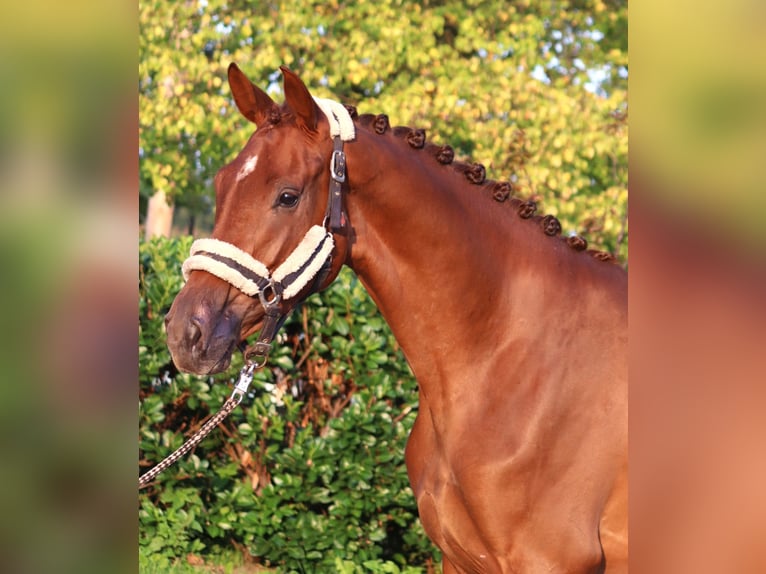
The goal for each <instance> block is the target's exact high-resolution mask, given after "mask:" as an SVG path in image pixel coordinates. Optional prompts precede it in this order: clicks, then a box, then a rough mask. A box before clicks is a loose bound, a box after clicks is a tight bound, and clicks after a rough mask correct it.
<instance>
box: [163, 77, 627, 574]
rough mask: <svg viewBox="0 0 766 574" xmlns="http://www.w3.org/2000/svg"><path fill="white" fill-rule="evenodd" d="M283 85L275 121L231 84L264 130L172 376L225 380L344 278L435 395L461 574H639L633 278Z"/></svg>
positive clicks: (435, 461)
mask: <svg viewBox="0 0 766 574" xmlns="http://www.w3.org/2000/svg"><path fill="white" fill-rule="evenodd" d="M282 74H283V78H284V95H285V102H284V104H282V105H277V104H276V103H274V102H273V101H272V100H271V98H270V97H269V96H268V95H267V94H266V93H265V92H264V91H262V90H261V89H259V88H258V87H256V86H255V85H253V84H252V83H251V82H250V81H249V80H248V79H247V78H246V77H245V75H244V74H243V73H242V72H241V71H240V70H239V68H237V66H236V65H234V64H232V65H231V66H230V67H229V85H230V87H231V90H232V93H233V96H234V100H235V102H236V104H237V107H238V108H239V110H240V112H241V113H242V114H243V115H244V116H245V117H246V118H247V119H249V120H250V121H252V122H254V123H255V125H256V126H257V129H256V131H255V133H254V134H253V136H252V137H251V138H250V140H249V141H248V142H247V144H246V145H245V147H244V149H243V150H242V151H241V152H240V154H239V155H238V156H237V157H236V158H235V159H234V160H233V161H232V162H231V163H229V164H228V165H226V166H224V167H223V168H222V169H221V170H220V171H219V172H218V174H217V176H216V178H215V188H216V220H215V227H214V230H213V234H212V235H213V238H214V239H215V240H217V241H214V242H210V240H202V241H207V242H208V243H206V244H204V245H201V246H200V247H199V248H198V249H196V251H195V249H194V247H193V252H195V254H194V255H193V256H192V257H191V258H190V259H189V260H187V263H189V264H188V265H187V264H185V274H186V275H187V279H188V280H187V283H186V284H185V286H184V287H183V289H182V290H181V292H180V293H179V294H178V296H177V297H176V299H175V301H174V303H173V305H172V307H171V309H170V311H169V313H168V315H167V318H166V325H167V336H168V346H169V348H170V351H171V353H172V356H173V360H174V361H175V364H176V365H177V366H178V368H179V369H181V370H183V371H188V372H192V373H197V374H207V373H213V372H218V371H221V370H223V369H225V368H227V367H228V365H229V362H230V359H231V354H232V352H233V350H234V349H235V348H237V346H238V344H239V343H240V342H241V341H243V340H244V339H245V338H246V337H248V336H249V335H251V334H252V333H254V332H256V331H257V330H258V329H260V328H261V327H262V325H263V324H264V322H265V320H264V317H267V315H266V313H265V311H264V309H265V308H267V307H268V308H271V309H272V310H273V309H276V310H277V315H278V319H281V318H283V317H284V316H285V315H286V314H287V313H289V312H290V311H291V310H292V309H293V308H294V307H295V306H296V305H297V304H298V303H299V302H300V301H301V300H303V299H304V298H305V297H306V296H308V295H309V294H311V293H313V292H316V291H317V290H320V289H323V288H325V287H327V286H328V285H329V284H330V283H331V282H332V281H333V279H334V278H335V277H336V276H337V274H338V272H339V271H340V269H341V267H342V266H343V265H344V264H346V265H348V266H349V267H351V268H352V269H353V270H354V272H355V273H356V274H357V275H358V277H359V278H360V280H361V281H362V282H363V284H364V286H365V287H366V289H367V291H368V292H369V293H370V295H371V296H372V298H373V300H374V301H375V303H376V304H377V305H378V307H379V309H380V311H381V313H382V314H383V316H384V317H385V319H386V321H387V322H388V324H389V325H390V327H391V329H392V331H393V333H394V336H395V337H396V339H397V341H398V342H399V343H400V344H401V347H402V349H403V350H404V353H405V355H406V357H407V360H408V362H409V364H410V366H411V368H412V371H413V373H414V375H415V377H416V379H417V381H418V384H419V401H420V402H419V410H418V415H417V419H416V421H415V423H414V426H413V429H412V433H411V435H410V438H409V441H408V443H407V448H406V453H405V458H406V463H407V470H408V474H409V478H410V483H411V484H412V489H413V491H414V493H415V496H416V497H417V504H418V509H419V513H420V519H421V521H422V524H423V527H424V528H425V531H426V533H427V534H428V536H429V537H430V538H431V539H432V540H433V541H434V543H435V544H436V545H437V546H438V547H439V548H440V549H441V551H442V553H443V557H444V568H443V569H444V572H445V573H447V574H448V573H452V572H464V573H472V572H502V573H505V572H524V573H529V572H567V573H572V572H602V571H606V572H623V571H626V570H627V558H628V551H627V546H628V544H627V542H628V541H627V522H628V521H627V514H628V512H627V499H628V496H627V491H628V488H627V408H628V405H627V357H626V355H627V273H626V272H625V270H624V269H622V267H620V266H619V265H615V264H613V263H610V262H609V261H608V260H609V257H608V256H606V255H605V254H603V253H598V252H595V251H591V250H587V249H586V244H585V242H584V240H582V239H580V238H578V237H571V238H568V239H566V240H565V239H563V238H562V237H560V236H559V235H560V231H561V226H560V225H559V224H558V221H557V220H556V219H555V218H554V217H552V216H546V217H541V216H539V215H534V204H533V203H532V202H522V201H520V200H518V199H516V198H512V197H509V191H510V189H511V186H510V184H509V183H508V182H493V181H485V175H484V168H483V167H482V166H481V165H480V164H469V163H462V162H457V161H453V152H452V149H451V148H450V147H449V146H437V145H435V144H432V143H427V142H426V141H425V133H424V132H423V131H422V130H416V129H410V128H403V127H394V128H392V127H391V126H390V125H389V123H388V117H387V116H385V115H382V114H381V115H377V116H375V115H368V114H365V115H357V114H356V110H355V109H353V108H351V107H348V108H346V107H342V106H340V105H339V104H337V103H334V102H330V101H329V100H319V99H315V98H312V96H311V94H310V93H309V91H308V89H307V88H306V86H305V85H304V84H303V82H302V81H301V80H300V79H299V78H298V77H297V76H296V75H295V74H293V73H292V72H291V71H289V70H288V69H286V68H284V67H283V68H282ZM344 164H345V165H344ZM328 190H329V193H328ZM320 251H321V252H323V254H322V255H321V256H317V257H318V259H317V258H316V257H315V256H316V254H317V253H319V252H320ZM256 257H257V258H258V259H256ZM195 261H196V264H195ZM206 262H207V263H206ZM261 262H263V263H261ZM272 268H278V269H277V271H275V272H273V273H272V272H271V271H269V269H272ZM308 268H311V269H310V270H309V271H306V269H308ZM227 269H228V270H229V271H227ZM300 274H304V275H305V276H304V277H303V278H302V279H301V280H299V281H295V282H292V283H289V282H288V279H289V278H292V277H293V276H295V275H300ZM278 275H279V277H278ZM290 281H292V279H290ZM288 283H289V284H288ZM255 295H258V296H257V297H256V296H255ZM277 325H278V322H277ZM272 330H273V325H272Z"/></svg>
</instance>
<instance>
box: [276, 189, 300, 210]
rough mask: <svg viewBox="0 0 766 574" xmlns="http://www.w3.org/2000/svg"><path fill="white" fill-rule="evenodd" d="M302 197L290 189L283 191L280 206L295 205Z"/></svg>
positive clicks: (280, 195)
mask: <svg viewBox="0 0 766 574" xmlns="http://www.w3.org/2000/svg"><path fill="white" fill-rule="evenodd" d="M300 198H301V196H300V195H298V194H297V193H293V192H290V191H283V192H282V193H280V194H279V206H280V207H295V205H296V204H297V203H298V200H299V199H300Z"/></svg>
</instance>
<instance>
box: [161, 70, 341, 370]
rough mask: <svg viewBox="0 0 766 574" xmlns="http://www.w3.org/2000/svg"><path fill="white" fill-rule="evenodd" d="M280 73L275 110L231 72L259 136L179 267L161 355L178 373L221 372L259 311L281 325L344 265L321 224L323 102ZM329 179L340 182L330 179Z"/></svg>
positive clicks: (330, 147)
mask: <svg viewBox="0 0 766 574" xmlns="http://www.w3.org/2000/svg"><path fill="white" fill-rule="evenodd" d="M281 70H282V74H283V78H284V94H285V102H284V104H282V105H281V106H279V105H277V104H276V103H275V102H274V101H272V99H271V98H270V97H269V96H268V95H267V94H266V93H265V92H264V91H263V90H261V89H260V88H258V87H257V86H255V85H254V84H252V83H251V82H250V80H248V79H247V77H246V76H245V75H244V74H243V73H242V71H240V69H239V68H238V67H237V66H236V65H235V64H232V65H231V66H229V72H228V79H229V86H230V87H231V91H232V94H233V96H234V101H235V102H236V105H237V107H238V109H239V111H240V112H241V113H242V115H244V116H245V117H246V118H247V119H248V120H250V121H251V122H253V123H254V124H255V125H256V126H257V129H256V131H255V133H254V134H253V135H252V136H251V137H250V139H249V141H248V142H247V144H246V145H245V147H244V148H243V149H242V151H241V152H240V153H239V154H238V156H237V157H236V158H235V159H234V160H233V161H232V162H231V163H229V164H227V165H225V166H224V167H223V168H221V170H220V171H219V172H218V173H217V175H216V177H215V194H216V213H215V225H214V228H213V232H212V237H211V238H209V239H205V240H199V241H197V242H195V245H193V247H192V256H191V257H190V258H189V259H187V261H186V262H185V263H184V275H185V277H186V279H187V282H186V284H185V285H184V287H183V288H182V289H181V291H180V292H179V294H178V296H177V297H176V299H175V300H174V302H173V304H172V306H171V308H170V311H169V312H168V314H167V316H166V317H165V325H166V330H167V341H168V347H169V349H170V352H171V355H172V357H173V361H174V362H175V364H176V366H177V367H178V368H179V369H181V370H182V371H186V372H191V373H195V374H209V373H215V372H220V371H222V370H224V369H226V368H227V367H228V366H229V364H230V362H231V355H232V352H233V351H234V350H235V349H236V348H237V346H238V345H239V343H240V342H241V341H243V340H245V339H246V338H247V337H248V336H249V335H251V334H252V333H254V332H256V331H257V330H258V329H260V328H261V326H262V325H263V323H264V316H265V313H266V307H270V308H271V310H272V311H274V312H275V314H278V315H279V317H280V318H284V317H285V316H286V315H287V314H288V313H289V312H290V311H291V310H292V309H293V308H294V307H295V306H296V305H297V304H298V302H300V301H301V300H302V299H303V298H305V297H306V296H308V295H309V294H310V293H312V292H315V291H318V290H320V289H323V288H325V287H326V286H327V285H329V284H330V283H331V282H332V281H333V279H334V278H335V277H336V276H337V274H338V272H339V271H340V268H341V266H342V265H343V263H344V260H345V258H346V247H347V240H346V237H345V234H344V233H343V232H342V231H341V230H340V229H338V228H336V227H330V226H329V225H328V220H329V210H328V207H329V203H330V200H329V196H330V194H328V189H330V182H331V170H330V169H329V168H328V166H330V162H331V160H334V159H335V157H336V155H335V149H336V148H335V147H334V143H333V137H332V135H333V134H332V132H331V129H333V126H331V124H330V121H329V120H328V116H327V112H326V111H323V108H322V107H320V106H321V105H322V104H321V103H320V104H318V103H317V102H318V101H319V102H321V100H315V99H314V98H313V97H312V96H311V94H310V93H309V91H308V89H307V88H306V86H305V85H304V84H303V82H302V81H301V80H300V79H299V78H298V76H296V75H295V74H294V73H292V72H291V71H290V70H288V69H287V68H284V67H282V68H281ZM325 109H326V104H325ZM348 121H349V122H350V118H349V119H348ZM338 139H339V138H338V137H336V138H335V146H337V141H338ZM345 139H350V138H348V137H346V138H345ZM341 153H342V152H341ZM332 178H333V179H335V180H337V179H341V180H342V178H338V177H336V174H335V172H334V171H333V175H332ZM338 186H340V183H338ZM337 189H338V191H339V189H340V187H338V188H337ZM338 206H340V202H339V201H338ZM338 209H340V207H338ZM333 219H338V217H337V215H335V216H334V217H333ZM339 231H341V232H340V233H339Z"/></svg>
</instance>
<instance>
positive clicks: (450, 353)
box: [347, 129, 550, 385]
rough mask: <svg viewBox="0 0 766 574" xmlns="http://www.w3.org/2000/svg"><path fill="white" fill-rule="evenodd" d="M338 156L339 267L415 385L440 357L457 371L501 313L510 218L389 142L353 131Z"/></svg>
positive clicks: (461, 181)
mask: <svg viewBox="0 0 766 574" xmlns="http://www.w3.org/2000/svg"><path fill="white" fill-rule="evenodd" d="M347 155H348V174H349V183H350V192H349V195H348V197H347V209H348V212H349V220H350V223H351V226H352V228H353V237H352V246H351V251H350V256H349V259H348V260H347V263H348V264H349V266H350V267H351V268H352V269H353V270H354V271H355V273H356V274H357V276H358V277H359V278H360V280H361V281H362V283H363V284H364V285H365V287H366V288H367V290H368V292H369V293H370V295H371V297H372V298H373V300H374V301H375V302H376V304H377V305H378V307H379V309H380V310H381V312H382V314H383V316H384V317H385V318H386V321H387V322H388V324H389V325H390V327H391V329H392V331H393V333H394V335H395V337H396V338H397V341H398V342H399V344H400V345H401V346H402V349H403V350H404V352H405V355H406V356H407V359H408V361H409V362H410V365H411V366H412V368H413V370H414V371H415V375H416V376H417V378H418V380H419V381H420V382H421V385H422V382H423V380H425V379H426V378H427V377H426V376H425V375H426V373H427V372H431V371H433V370H440V369H444V368H450V366H449V365H448V364H445V357H449V358H450V359H454V361H455V362H456V364H463V365H464V364H466V357H465V355H470V354H472V353H474V352H476V349H475V348H474V347H478V346H480V345H486V339H484V338H483V337H481V336H480V335H481V333H479V332H478V331H479V330H481V329H486V330H488V331H490V332H491V330H492V329H493V322H495V321H498V320H499V319H498V317H499V315H498V314H497V310H498V307H503V306H505V305H507V297H506V296H505V295H504V294H505V293H507V292H508V291H509V288H508V287H509V285H508V284H509V282H510V281H511V278H510V277H509V274H508V273H507V272H505V270H506V269H509V266H512V265H513V262H512V261H509V260H508V258H509V251H510V250H509V245H508V241H513V242H515V244H516V245H515V247H514V248H519V247H520V245H519V244H520V243H521V242H522V241H526V240H525V239H524V238H523V237H522V236H520V235H518V234H514V233H513V232H512V230H510V229H509V226H508V222H507V221H500V220H502V219H507V218H508V217H511V215H510V214H509V212H508V209H504V208H505V207H507V206H503V205H498V204H497V203H496V202H494V201H492V200H491V199H490V198H489V197H487V196H485V195H484V194H485V193H487V192H486V190H484V189H482V187H481V186H477V185H473V184H470V183H469V182H468V181H467V180H466V179H465V177H464V176H463V175H461V174H460V173H458V172H457V171H456V170H455V169H454V168H453V167H452V166H449V165H441V164H439V163H437V162H436V160H435V159H434V158H432V157H430V156H429V155H428V154H427V153H426V152H425V151H423V150H415V149H411V148H410V147H409V146H408V145H407V144H406V143H405V142H402V141H399V139H398V138H396V137H394V136H392V135H375V134H371V133H369V132H367V131H366V130H362V129H359V130H358V134H357V140H356V141H355V142H353V143H352V144H350V145H349V146H348V148H347ZM539 235H540V236H542V233H541V232H540V233H539ZM548 239H550V238H548ZM524 249H525V248H523V247H522V248H521V249H520V250H521V251H524ZM499 270H503V271H501V272H499ZM502 315H503V316H504V319H502V320H506V319H507V316H508V315H507V313H502ZM447 362H449V359H447Z"/></svg>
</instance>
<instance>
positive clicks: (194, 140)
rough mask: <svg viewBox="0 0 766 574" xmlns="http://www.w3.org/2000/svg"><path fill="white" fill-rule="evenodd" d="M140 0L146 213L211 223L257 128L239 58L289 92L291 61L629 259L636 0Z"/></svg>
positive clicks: (186, 223) (184, 227)
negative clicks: (235, 87)
mask: <svg viewBox="0 0 766 574" xmlns="http://www.w3.org/2000/svg"><path fill="white" fill-rule="evenodd" d="M139 10H140V14H139V18H140V37H139V105H140V127H139V134H140V135H139V138H140V141H139V166H140V177H141V188H140V189H141V201H142V214H143V213H145V210H146V205H147V202H148V200H149V198H150V197H151V196H153V195H155V194H159V195H160V196H164V197H165V198H166V200H167V201H168V202H169V203H171V204H172V205H174V206H175V208H176V214H175V225H176V232H177V233H184V232H201V233H204V232H206V231H209V229H210V228H211V227H212V217H213V205H214V201H213V187H212V184H211V182H212V178H213V176H214V175H215V173H216V171H217V170H218V169H219V168H220V167H222V166H223V165H224V164H225V163H226V162H227V161H230V160H231V159H232V158H233V156H234V154H235V153H236V152H238V151H239V150H240V149H241V148H242V147H243V145H244V143H245V142H246V141H247V139H248V138H249V136H250V134H251V133H252V129H253V126H252V125H250V124H248V123H247V122H246V121H245V120H244V119H243V118H242V117H241V116H240V115H239V113H238V111H237V110H236V108H235V107H234V106H233V104H232V100H231V97H230V92H229V88H228V84H227V82H226V68H227V66H228V65H229V63H230V62H237V63H238V64H239V65H240V67H241V68H242V69H243V70H244V71H245V73H246V74H247V75H248V76H249V77H250V78H251V80H252V81H253V82H254V83H255V84H256V85H258V86H260V87H262V88H264V89H266V90H267V91H268V92H270V93H271V94H272V96H273V97H274V98H275V99H276V100H277V101H280V100H281V97H280V91H281V86H280V81H281V76H280V74H279V72H278V67H279V66H280V65H282V64H284V65H287V66H288V67H289V68H291V69H292V70H293V71H295V72H297V73H298V74H299V75H300V76H301V78H302V79H303V81H304V82H305V83H306V85H307V86H308V87H309V89H310V90H312V93H314V94H315V95H317V96H321V97H331V98H334V99H337V100H339V101H342V102H344V103H350V104H354V105H357V106H358V107H359V111H360V113H387V114H388V115H389V116H390V117H391V120H392V123H393V124H398V125H410V126H413V127H420V128H424V129H426V130H427V133H428V136H429V138H430V139H431V140H433V141H436V142H439V143H449V144H451V145H452V146H453V147H455V149H456V151H457V155H458V157H459V158H460V159H471V160H472V161H478V162H481V163H483V164H484V165H485V166H486V167H487V172H488V176H489V177H491V178H493V179H501V180H502V179H510V180H511V181H512V182H514V184H515V188H516V190H517V194H518V195H521V196H524V197H533V198H535V199H537V200H538V201H541V202H542V210H543V211H545V212H546V213H552V214H554V215H556V216H558V217H559V219H560V220H561V222H562V225H563V229H564V232H565V233H574V232H577V233H581V234H583V235H584V236H585V237H586V238H587V239H588V240H589V242H591V244H592V245H593V246H594V247H597V248H602V249H605V250H607V251H610V252H613V253H615V254H617V255H619V256H620V258H622V259H623V260H626V259H627V243H628V242H627V237H628V235H627V180H628V171H627V170H628V159H627V157H628V156H627V154H628V124H627V117H628V106H627V82H628V53H627V19H628V17H627V2H626V1H625V0H574V1H543V2H531V1H519V2H505V1H500V0H489V1H486V0H484V1H479V0H472V1H469V2H464V1H445V0H441V1H427V0H425V1H421V2H402V1H399V0H376V1H374V2H373V1H357V2H338V1H337V0H333V1H330V2H324V1H322V2H318V1H316V2H305V1H303V0H301V1H296V0H284V1H279V2H262V3H255V4H250V3H242V2H232V1H230V0H201V1H198V2H193V1H189V2H170V1H167V0H154V1H152V0H147V1H142V2H140V4H139ZM142 217H143V216H142Z"/></svg>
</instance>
